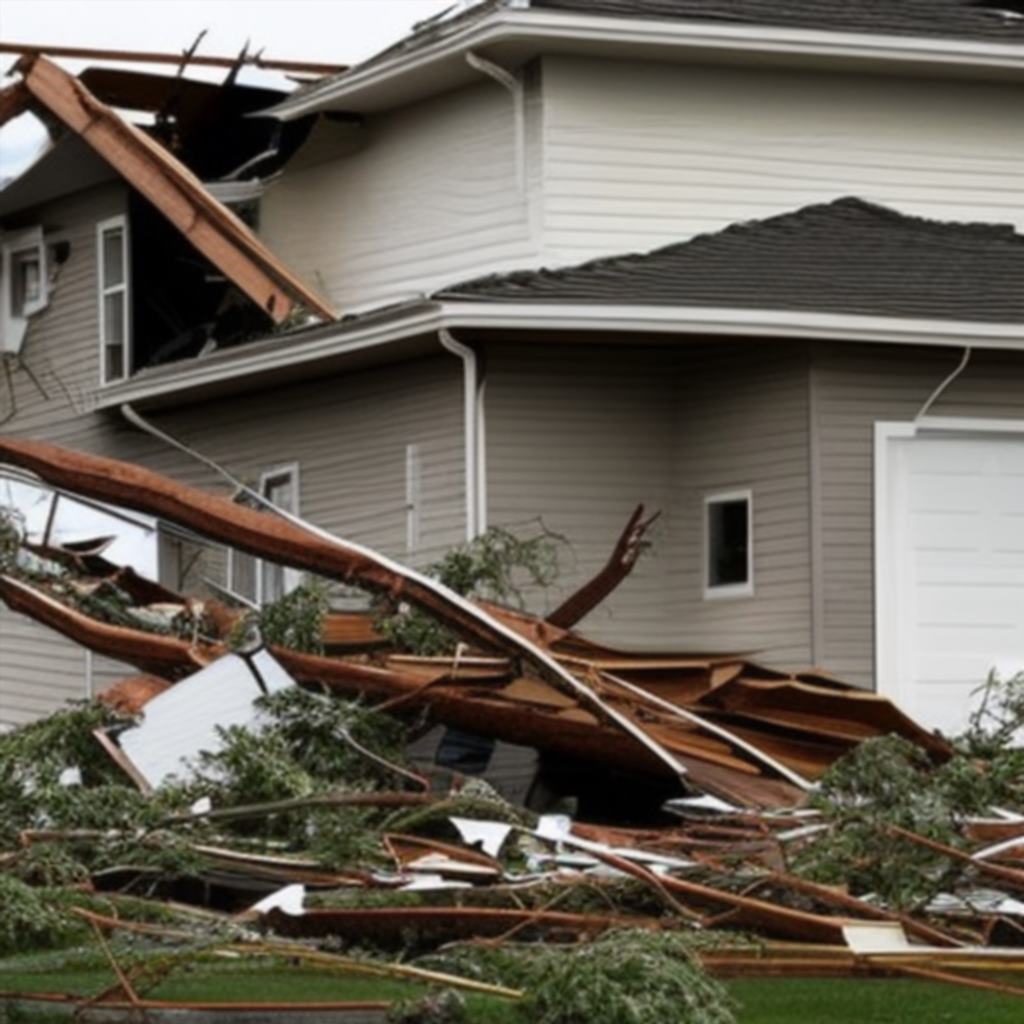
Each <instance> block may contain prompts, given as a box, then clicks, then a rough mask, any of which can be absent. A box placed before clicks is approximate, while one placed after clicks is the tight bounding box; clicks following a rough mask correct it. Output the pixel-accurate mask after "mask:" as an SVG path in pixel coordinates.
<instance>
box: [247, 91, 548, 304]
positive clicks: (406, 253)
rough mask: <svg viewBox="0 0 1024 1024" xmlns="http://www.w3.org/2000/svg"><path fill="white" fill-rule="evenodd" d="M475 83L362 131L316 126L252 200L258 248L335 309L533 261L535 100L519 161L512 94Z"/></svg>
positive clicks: (532, 97)
mask: <svg viewBox="0 0 1024 1024" xmlns="http://www.w3.org/2000/svg"><path fill="white" fill-rule="evenodd" d="M481 78H482V80H481V82H480V84H479V85H475V86H472V87H470V88H467V89H461V90H459V91H458V92H453V93H447V94H445V95H442V96H439V97H436V98H433V99H429V100H425V101H424V102H422V103H417V104H414V105H412V106H410V107H408V108H405V109H402V110H398V111H395V112H392V113H387V114H382V115H379V116H371V117H369V118H367V120H366V122H365V124H364V125H363V126H362V127H361V128H353V127H352V126H346V125H341V124H338V123H337V122H332V121H322V122H321V123H320V124H319V125H318V126H317V127H316V129H315V130H314V134H313V135H312V136H311V138H310V139H309V140H308V142H307V144H306V147H305V149H304V150H303V151H300V152H299V153H298V154H297V156H296V158H295V159H294V160H293V161H292V162H291V163H290V164H289V166H288V167H287V168H286V170H285V172H284V174H283V175H282V177H281V178H280V180H279V181H278V182H276V183H275V184H274V185H273V186H272V187H271V188H270V189H268V191H267V193H266V195H265V196H264V198H263V200H262V203H261V209H260V233H261V235H262V237H263V238H264V240H265V241H266V243H267V244H268V245H269V246H270V248H271V249H272V250H273V251H274V252H275V253H276V254H277V255H278V256H279V257H280V258H281V259H282V260H284V262H285V263H287V264H288V265H289V266H290V267H292V268H293V269H294V270H296V271H297V272H298V273H299V274H300V275H301V276H302V277H304V278H305V279H306V280H307V281H308V282H309V283H310V284H311V285H314V286H315V287H317V288H319V289H320V290H322V291H323V292H324V293H325V294H326V295H328V296H329V297H330V299H331V300H332V301H333V302H334V303H335V304H336V305H337V306H338V307H339V308H340V309H342V310H346V309H350V308H352V307H353V306H362V305H364V304H368V303H384V302H387V301H390V300H396V299H400V298H408V297H409V296H410V295H415V294H420V293H423V292H426V291H430V290H433V289H434V288H436V287H438V286H440V285H442V284H447V283H452V282H454V281H458V280H462V279H465V278H466V277H472V276H475V275H476V274H477V273H481V272H483V271H485V270H498V269H506V270H511V269H514V268H518V267H521V266H524V265H530V264H532V263H533V262H535V260H536V256H537V253H538V242H537V240H536V239H535V238H534V233H535V228H534V226H533V224H532V218H531V209H532V207H531V202H532V198H533V197H534V196H535V191H534V189H535V187H536V185H537V183H538V171H537V166H536V164H535V163H532V161H534V158H535V156H536V151H537V146H538V144H539V133H538V131H537V128H536V125H537V123H538V118H539V116H540V108H539V103H538V101H537V92H536V89H535V88H533V87H531V89H530V92H529V96H528V100H529V102H528V104H527V126H526V131H525V132H524V135H523V142H524V144H525V148H527V149H528V150H529V151H530V152H529V153H528V154H520V153H519V152H518V151H517V146H518V143H517V133H516V121H515V113H514V109H513V103H512V97H511V96H510V94H509V93H508V92H507V91H506V90H505V89H504V88H502V87H501V86H500V85H498V84H497V83H496V82H493V81H491V80H489V79H485V78H483V76H481ZM520 158H522V159H523V160H524V166H527V165H529V166H528V167H527V173H526V176H525V179H524V180H523V181H520V179H519V170H518V168H517V161H518V160H519V159H520ZM527 181H529V182H531V183H532V184H533V186H534V188H530V187H527Z"/></svg>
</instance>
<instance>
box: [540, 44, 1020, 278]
mask: <svg viewBox="0 0 1024 1024" xmlns="http://www.w3.org/2000/svg"><path fill="white" fill-rule="evenodd" d="M543 72H544V96H545V119H544V138H545V149H544V160H545V171H546V175H545V180H546V184H545V192H544V226H545V236H544V257H545V262H548V263H556V264H571V263H576V262H578V261H580V260H583V259H589V258H592V257H595V256H603V255H609V254H613V253H618V252H630V251H636V250H645V249H651V248H655V247H657V246H659V245H665V244H668V243H672V242H676V241H682V240H684V239H687V238H690V237H692V236H694V235H696V234H699V233H701V232H707V231H717V230H720V229H721V228H724V227H725V226H727V225H728V224H730V223H733V222H734V221H737V220H749V219H754V218H760V217H766V216H771V215H773V214H778V213H784V212H786V211H789V210H794V209H797V208H799V207H801V206H804V205H807V204H809V203H817V202H822V201H828V200H831V199H834V198H836V197H837V196H841V195H856V196H860V197H862V198H864V199H868V200H871V201H873V202H878V203H883V204H887V205H891V206H894V207H896V208H897V209H899V210H902V211H903V212H906V213H911V214H919V215H922V216H927V217H935V218H938V219H943V220H986V221H994V222H1010V223H1015V224H1017V225H1019V226H1024V188H1022V185H1024V177H1022V171H1021V168H1022V167H1024V134H1022V133H1021V132H1020V131H1018V130H1016V129H1017V126H1018V125H1019V119H1020V108H1021V104H1022V102H1024V94H1022V91H1021V89H1020V88H1019V87H1017V86H1015V85H1009V84H1006V85H1003V84H983V83H972V82H966V81H955V82H953V81H950V82H941V81H929V80H911V79H899V78H895V77H884V76H881V75H879V76H875V77H873V76H868V75H859V76H850V75H839V74H815V73H813V72H795V71H791V72H787V71H782V70H772V71H768V70H757V69H742V68H739V67H728V68H724V67H720V68H712V67H700V66H682V65H669V64H656V63H653V62H645V63H640V62H630V61H610V60H603V61H602V60H598V59H588V58H576V57H563V56H559V57H547V58H545V59H544V65H543Z"/></svg>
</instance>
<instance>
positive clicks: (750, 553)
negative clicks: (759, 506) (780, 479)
mask: <svg viewBox="0 0 1024 1024" xmlns="http://www.w3.org/2000/svg"><path fill="white" fill-rule="evenodd" d="M704 570H705V571H704V597H705V598H709V599H710V598H720V597H748V596H750V595H751V594H753V593H754V543H753V498H752V495H751V492H750V491H728V492H723V493H720V494H709V495H707V496H706V497H705V498H704Z"/></svg>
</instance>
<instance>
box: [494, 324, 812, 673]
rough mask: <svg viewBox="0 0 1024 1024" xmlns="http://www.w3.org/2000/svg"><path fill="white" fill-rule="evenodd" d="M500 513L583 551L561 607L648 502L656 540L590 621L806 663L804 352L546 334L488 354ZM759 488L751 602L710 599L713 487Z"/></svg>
mask: <svg viewBox="0 0 1024 1024" xmlns="http://www.w3.org/2000/svg"><path fill="white" fill-rule="evenodd" d="M487 364H488V383H487V470H488V484H487V486H488V505H489V522H490V523H491V524H494V525H499V526H512V527H516V528H519V529H528V524H529V523H530V522H531V521H533V520H535V519H536V518H537V517H540V518H541V520H542V521H543V523H544V524H545V526H547V527H548V528H549V529H551V530H554V531H555V532H557V533H560V534H564V535H565V536H566V537H568V538H569V539H570V541H571V544H572V548H571V551H569V552H568V554H567V555H566V557H564V558H563V566H564V567H563V572H562V575H561V577H560V580H559V585H558V586H557V587H556V588H555V589H554V590H553V591H552V592H551V593H550V594H548V595H547V596H546V600H544V601H543V602H542V601H541V599H540V597H539V596H538V595H534V596H533V601H534V608H535V610H537V611H543V610H550V609H551V608H553V607H554V606H555V605H556V604H557V603H558V601H559V600H561V598H562V597H563V596H564V595H565V594H567V593H569V592H571V591H572V590H573V589H575V588H576V587H577V586H579V585H580V584H581V583H582V582H583V581H584V580H586V579H587V578H589V577H590V576H591V575H592V574H593V573H594V572H596V571H597V570H598V569H600V567H601V566H602V565H603V564H604V562H605V560H606V559H607V557H608V554H609V552H610V550H611V546H612V544H613V543H614V541H615V539H616V538H617V536H618V534H619V532H620V531H621V529H622V527H623V525H624V524H625V522H626V519H627V518H628V516H629V514H630V512H631V511H632V509H633V507H634V506H635V504H636V503H637V502H640V501H643V502H644V503H645V504H646V505H647V507H648V509H649V510H651V511H653V510H656V509H661V510H662V517H661V519H660V521H659V522H658V524H657V526H656V527H655V529H654V531H653V534H652V541H653V546H652V549H651V550H650V551H649V552H648V553H647V554H646V555H645V556H644V557H643V558H642V559H641V561H640V563H639V564H638V566H637V568H636V570H635V572H634V573H633V575H632V576H631V577H630V578H629V579H628V580H627V581H626V582H625V583H624V584H623V585H622V586H621V587H620V588H619V589H618V590H617V591H616V592H615V593H614V594H613V595H612V597H611V598H610V599H609V600H608V601H606V602H605V603H604V604H603V605H601V606H600V607H599V608H598V609H596V610H595V611H594V612H593V613H592V614H591V615H590V616H589V617H588V618H587V619H586V620H584V622H583V623H582V624H581V630H582V632H584V633H585V634H586V635H588V636H591V637H593V638H595V639H597V640H600V641H603V642H607V643H614V644H619V645H624V646H627V647H647V648H651V647H654V648H661V649H664V648H673V649H679V650H693V651H708V650H721V651H741V650H742V651H755V652H756V653H757V654H758V655H759V656H760V657H762V658H764V659H765V660H766V661H768V662H770V663H772V664H780V665H805V664H806V663H807V662H808V661H809V660H810V568H809V541H808V531H809V524H808V516H809V481H808V440H807V416H808V409H807V363H806V354H805V350H804V349H803V348H802V347H800V346H796V347H793V348H789V347H786V346H780V347H777V348H773V349H772V350H765V349H764V348H763V347H758V346H750V345H735V346H733V345H730V344H718V343H715V344H708V345H695V346H690V347H688V348H686V349H685V350H683V351H679V350H673V349H671V348H663V349H648V348H643V347H639V346H635V345H632V346H623V347H621V348H613V347H610V346H609V347H600V346H583V345H577V346H557V345H554V344H550V345H548V344H545V345H544V346H543V347H538V346H525V345H524V346H520V347H519V348H516V349H511V348H507V347H496V348H495V349H494V350H493V351H492V350H489V351H488V355H487ZM748 487H749V488H751V489H752V491H753V497H754V561H755V565H754V574H755V594H754V596H753V597H750V598H744V599H734V600H719V601H705V600H704V597H703V518H702V517H703V498H704V495H705V494H706V493H708V492H711V491H718V490H733V489H737V488H748Z"/></svg>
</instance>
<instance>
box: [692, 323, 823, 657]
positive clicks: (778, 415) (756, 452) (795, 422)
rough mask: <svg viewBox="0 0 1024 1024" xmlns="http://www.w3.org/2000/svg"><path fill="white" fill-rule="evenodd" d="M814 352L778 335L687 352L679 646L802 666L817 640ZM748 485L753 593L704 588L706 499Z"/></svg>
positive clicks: (716, 344) (707, 346)
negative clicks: (811, 427) (731, 594)
mask: <svg viewBox="0 0 1024 1024" xmlns="http://www.w3.org/2000/svg"><path fill="white" fill-rule="evenodd" d="M807 373H808V371H807V354H806V348H805V347H804V346H802V345H787V344H785V343H782V342H767V343H764V342H762V343H756V342H755V343H752V344H729V343H715V342H712V343H710V344H707V345H705V346H702V347H694V348H692V349H691V350H690V353H689V354H688V357H687V362H686V363H684V365H683V366H682V367H681V370H680V375H679V383H678V385H677V393H676V401H677V409H678V439H677V446H676V460H675V473H674V477H675V480H676V486H677V492H676V516H675V518H676V523H675V527H676V532H677V537H678V543H677V555H676V557H677V560H678V562H677V564H678V568H677V570H676V571H677V580H678V583H677V587H678V593H679V604H678V610H677V611H676V615H677V616H678V618H677V622H678V625H677V627H676V631H675V637H677V638H678V640H677V646H681V647H682V648H684V649H688V650H697V651H726V652H749V653H751V654H753V655H755V656H756V657H757V658H758V659H760V660H761V661H764V662H766V663H768V664H771V665H775V666H779V667H785V668H801V667H805V666H806V665H808V664H809V662H810V661H811V644H810V639H811V637H810V607H811V571H810V544H809V537H810V522H809V517H810V463H809V443H808V431H807V423H808V386H807ZM748 489H749V490H750V491H751V497H752V504H753V549H754V557H753V567H754V580H753V582H754V593H753V595H752V596H749V597H736V598H718V599H707V598H705V596H704V583H705V575H706V574H705V568H704V567H705V558H706V551H705V542H704V499H705V497H706V496H708V495H711V494H714V493H716V492H717V493H721V492H729V491H741V490H748Z"/></svg>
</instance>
